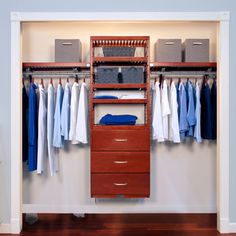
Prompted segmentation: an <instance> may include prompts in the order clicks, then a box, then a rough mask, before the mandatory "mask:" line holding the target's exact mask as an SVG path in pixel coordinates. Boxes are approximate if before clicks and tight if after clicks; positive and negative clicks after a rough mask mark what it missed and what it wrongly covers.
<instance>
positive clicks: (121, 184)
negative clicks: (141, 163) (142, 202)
mask: <svg viewBox="0 0 236 236" xmlns="http://www.w3.org/2000/svg"><path fill="white" fill-rule="evenodd" d="M113 184H114V185H115V186H127V185H128V183H113Z"/></svg>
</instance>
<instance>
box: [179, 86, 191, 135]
mask: <svg viewBox="0 0 236 236" xmlns="http://www.w3.org/2000/svg"><path fill="white" fill-rule="evenodd" d="M178 100H179V104H178V105H179V133H180V139H181V140H183V139H184V138H185V135H186V132H187V131H188V130H189V126H188V120H187V95H186V90H185V86H184V84H183V83H182V82H180V84H179V99H178Z"/></svg>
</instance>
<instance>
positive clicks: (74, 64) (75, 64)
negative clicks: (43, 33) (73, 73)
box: [23, 62, 90, 69]
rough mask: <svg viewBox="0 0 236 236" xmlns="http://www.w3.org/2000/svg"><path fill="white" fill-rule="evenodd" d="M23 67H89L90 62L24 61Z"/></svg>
mask: <svg viewBox="0 0 236 236" xmlns="http://www.w3.org/2000/svg"><path fill="white" fill-rule="evenodd" d="M23 68H24V69H26V68H34V69H44V68H45V69H59V68H61V69H63V68H64V69H69V68H84V69H89V68H90V63H87V62H24V63H23Z"/></svg>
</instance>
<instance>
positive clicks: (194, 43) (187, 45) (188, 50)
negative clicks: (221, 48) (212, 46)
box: [183, 39, 209, 62]
mask: <svg viewBox="0 0 236 236" xmlns="http://www.w3.org/2000/svg"><path fill="white" fill-rule="evenodd" d="M183 47H184V61H186V62H208V61H209V39H186V40H185V42H184V44H183Z"/></svg>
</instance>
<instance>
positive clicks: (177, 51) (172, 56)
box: [155, 39, 182, 62]
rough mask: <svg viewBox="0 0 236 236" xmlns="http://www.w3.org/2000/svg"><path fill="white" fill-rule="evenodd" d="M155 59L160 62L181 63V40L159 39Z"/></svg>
mask: <svg viewBox="0 0 236 236" xmlns="http://www.w3.org/2000/svg"><path fill="white" fill-rule="evenodd" d="M155 59H156V61H159V62H181V61H182V44H181V39H158V40H157V42H156V45H155Z"/></svg>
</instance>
